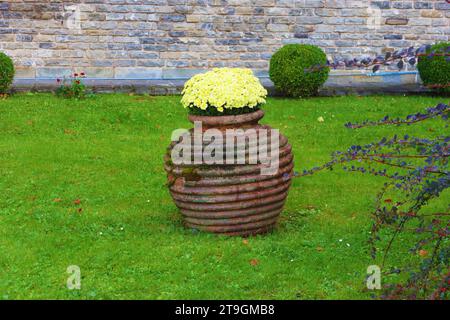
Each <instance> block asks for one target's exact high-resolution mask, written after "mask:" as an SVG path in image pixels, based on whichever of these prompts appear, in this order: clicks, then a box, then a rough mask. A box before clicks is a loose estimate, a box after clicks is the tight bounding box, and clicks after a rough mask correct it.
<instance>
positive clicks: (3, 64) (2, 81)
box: [0, 52, 15, 94]
mask: <svg viewBox="0 0 450 320" xmlns="http://www.w3.org/2000/svg"><path fill="white" fill-rule="evenodd" d="M14 73H15V70H14V63H13V61H12V60H11V58H10V57H8V56H7V55H6V54H4V53H3V52H0V94H5V93H6V92H7V91H8V89H9V87H10V86H11V83H12V82H13V79H14Z"/></svg>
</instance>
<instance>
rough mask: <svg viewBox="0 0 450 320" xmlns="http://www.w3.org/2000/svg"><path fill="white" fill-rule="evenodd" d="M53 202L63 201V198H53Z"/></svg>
mask: <svg viewBox="0 0 450 320" xmlns="http://www.w3.org/2000/svg"><path fill="white" fill-rule="evenodd" d="M53 202H61V198H55V199H53Z"/></svg>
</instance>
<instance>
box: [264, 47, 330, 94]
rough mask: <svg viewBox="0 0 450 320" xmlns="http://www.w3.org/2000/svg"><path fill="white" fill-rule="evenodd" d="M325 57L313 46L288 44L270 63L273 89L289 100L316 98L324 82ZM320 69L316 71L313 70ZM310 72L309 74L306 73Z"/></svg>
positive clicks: (326, 74)
mask: <svg viewBox="0 0 450 320" xmlns="http://www.w3.org/2000/svg"><path fill="white" fill-rule="evenodd" d="M326 63H327V57H326V55H325V53H324V52H323V51H322V49H320V48H319V47H317V46H313V45H308V44H288V45H285V46H284V47H282V48H281V49H279V50H278V51H277V52H275V54H274V55H273V56H272V58H271V59H270V69H269V75H270V79H271V80H272V82H273V83H274V84H275V88H276V89H277V90H278V91H280V92H281V93H283V94H285V95H287V96H291V97H309V96H313V95H315V94H317V92H318V90H319V88H320V87H321V86H322V85H323V84H324V83H325V81H326V80H327V79H328V73H329V72H330V69H329V68H328V67H327V66H326ZM317 66H321V67H320V68H314V67H317ZM311 68H313V69H312V70H309V69H311Z"/></svg>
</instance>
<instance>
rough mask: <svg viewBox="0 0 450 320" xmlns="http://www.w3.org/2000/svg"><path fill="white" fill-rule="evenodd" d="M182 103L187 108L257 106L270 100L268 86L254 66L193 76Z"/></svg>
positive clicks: (185, 88) (221, 108)
mask: <svg viewBox="0 0 450 320" xmlns="http://www.w3.org/2000/svg"><path fill="white" fill-rule="evenodd" d="M182 94H183V98H182V99H181V103H182V104H183V106H184V107H185V108H200V109H202V110H206V109H207V108H216V109H217V110H218V111H219V112H223V111H224V109H232V108H244V107H250V108H253V107H255V106H257V105H260V104H263V103H265V102H266V99H265V98H266V96H267V90H266V89H264V87H263V86H262V85H261V83H260V82H259V79H258V78H257V77H255V76H254V75H253V72H252V70H250V69H241V68H215V69H213V70H212V71H208V72H206V73H200V74H197V75H195V76H193V77H192V78H191V79H189V80H188V81H187V82H186V84H185V85H184V89H183V92H182Z"/></svg>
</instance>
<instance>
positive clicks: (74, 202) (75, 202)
mask: <svg viewBox="0 0 450 320" xmlns="http://www.w3.org/2000/svg"><path fill="white" fill-rule="evenodd" d="M80 203H81V200H80V199H75V200H74V201H73V204H76V205H78V204H80Z"/></svg>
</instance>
